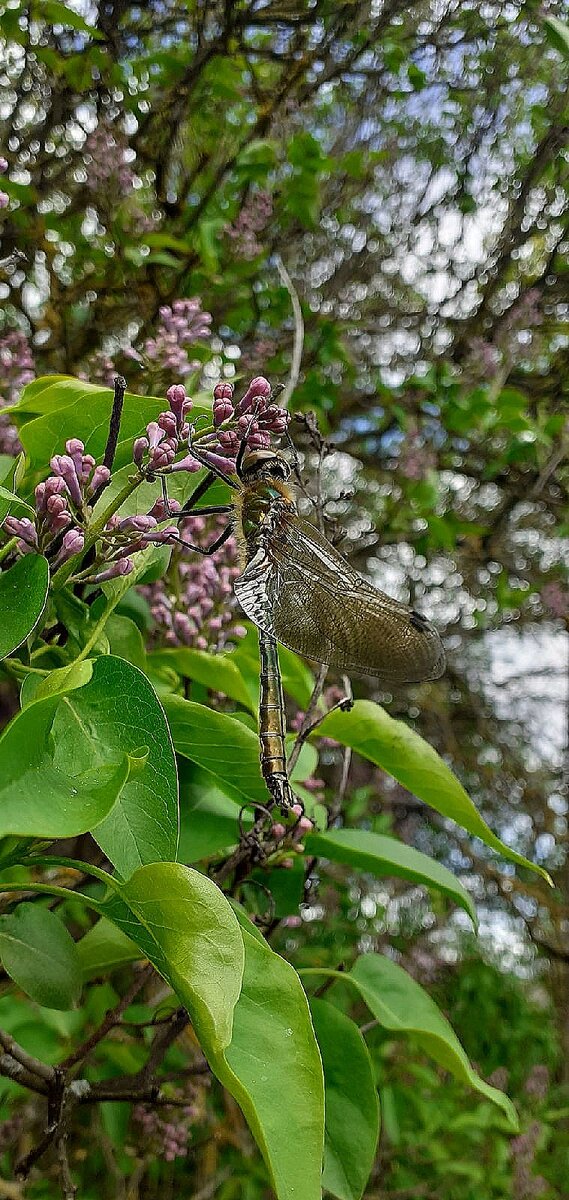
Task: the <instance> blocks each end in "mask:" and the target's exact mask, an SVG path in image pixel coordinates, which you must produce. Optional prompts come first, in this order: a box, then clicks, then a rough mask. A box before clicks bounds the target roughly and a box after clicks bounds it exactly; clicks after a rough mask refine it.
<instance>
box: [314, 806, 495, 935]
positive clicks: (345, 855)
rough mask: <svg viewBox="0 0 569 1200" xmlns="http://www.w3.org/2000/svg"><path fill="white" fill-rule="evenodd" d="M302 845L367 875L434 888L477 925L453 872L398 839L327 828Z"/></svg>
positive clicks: (472, 907) (472, 905)
mask: <svg viewBox="0 0 569 1200" xmlns="http://www.w3.org/2000/svg"><path fill="white" fill-rule="evenodd" d="M304 842H305V845H306V852H307V854H309V855H311V854H315V855H317V856H319V857H320V856H322V857H324V858H330V859H331V860H332V861H333V862H342V863H347V864H348V866H351V867H356V868H357V869H358V870H360V871H367V872H369V874H370V875H378V876H380V877H382V876H384V875H396V876H398V877H399V878H400V879H408V880H409V881H410V882H411V883H422V884H424V885H425V886H426V887H429V888H436V889H437V891H439V892H443V893H444V895H446V896H449V897H450V899H451V900H454V902H455V904H460V906H461V907H462V908H464V909H465V910H466V912H467V913H468V915H469V917H472V920H473V921H474V924H476V910H475V908H474V904H473V901H472V897H471V896H470V895H469V893H468V892H467V891H466V888H464V887H463V886H462V884H461V883H460V882H459V881H458V879H456V878H455V876H454V875H453V873H452V871H449V870H448V868H447V867H443V866H441V865H440V864H439V863H437V862H435V860H434V859H433V858H430V857H429V855H428V854H422V853H421V851H420V850H415V849H414V848H413V847H412V846H406V845H405V843H404V842H400V841H398V840H397V838H391V837H383V836H382V834H379V833H372V832H371V831H370V830H367V829H328V830H327V831H326V832H325V833H312V834H309V835H308V836H307V837H306V838H305V839H304Z"/></svg>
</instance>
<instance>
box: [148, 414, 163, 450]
mask: <svg viewBox="0 0 569 1200" xmlns="http://www.w3.org/2000/svg"><path fill="white" fill-rule="evenodd" d="M146 436H147V438H148V445H149V448H150V450H155V449H156V447H157V446H159V445H160V442H161V441H163V438H164V430H163V429H161V428H160V426H159V424H158V422H157V421H150V423H149V424H148V425H147V426H146Z"/></svg>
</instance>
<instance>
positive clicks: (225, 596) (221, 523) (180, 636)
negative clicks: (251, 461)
mask: <svg viewBox="0 0 569 1200" xmlns="http://www.w3.org/2000/svg"><path fill="white" fill-rule="evenodd" d="M226 524H227V518H225V517H223V515H220V516H219V517H214V518H206V517H197V516H196V517H186V518H185V519H184V520H183V521H182V522H181V523H180V536H181V537H182V538H183V539H184V541H189V542H192V543H196V542H197V543H198V544H199V545H207V544H208V542H207V540H206V539H204V534H205V533H206V527H207V528H209V530H210V539H211V540H213V537H216V536H217V535H218V534H219V533H220V532H221V531H222V530H223V529H224V527H225V525H226ZM239 573H240V568H239V565H238V557H237V545H236V542H235V538H229V539H228V540H227V541H226V542H224V544H223V546H221V547H220V548H219V550H218V551H216V553H215V554H212V555H211V556H210V557H208V558H198V556H197V555H196V554H192V553H191V552H190V551H187V550H184V547H183V546H176V547H175V548H174V550H173V553H172V557H171V559H170V564H169V566H168V570H167V571H166V574H165V575H164V577H163V578H162V579H159V580H157V581H156V582H155V583H151V584H147V585H146V586H144V587H141V588H140V591H141V593H142V594H143V595H144V596H145V597H146V599H147V601H148V603H149V605H150V609H151V612H152V616H153V618H154V622H155V628H154V632H153V641H154V644H155V645H165V646H180V645H181V646H192V647H194V648H195V649H196V650H214V651H219V650H224V649H226V648H227V646H228V644H230V643H232V642H234V641H235V640H236V639H237V638H240V637H243V636H244V635H245V633H246V630H245V627H244V626H243V625H242V624H241V623H240V622H239V618H238V615H237V602H236V600H235V596H234V594H233V584H234V581H235V579H236V578H237V576H238V575H239Z"/></svg>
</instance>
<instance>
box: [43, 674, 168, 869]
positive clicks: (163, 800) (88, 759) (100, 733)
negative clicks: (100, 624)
mask: <svg viewBox="0 0 569 1200" xmlns="http://www.w3.org/2000/svg"><path fill="white" fill-rule="evenodd" d="M53 736H54V738H55V740H56V742H57V745H58V760H59V761H60V762H61V763H62V764H63V765H65V766H66V768H67V770H68V771H69V772H71V771H72V770H77V769H79V770H81V769H83V770H87V768H88V767H89V766H91V767H92V766H94V765H95V764H96V762H97V760H98V759H101V760H103V761H104V758H105V757H108V756H109V755H114V757H115V759H116V760H120V758H121V756H123V755H125V754H126V755H132V756H134V757H135V758H140V757H141V755H140V751H141V749H142V748H144V763H143V765H142V766H141V769H139V770H138V771H137V772H136V773H134V774H132V775H131V778H130V779H129V781H128V783H127V784H126V785H125V786H124V787H123V789H122V790H121V793H120V796H119V797H118V799H117V803H116V804H115V805H114V807H113V809H112V811H111V812H110V813H109V814H108V816H106V818H105V819H104V820H102V821H99V822H97V827H96V828H95V829H94V830H93V833H94V836H95V838H96V839H97V841H98V843H99V845H100V846H101V848H102V849H103V850H104V852H105V854H106V855H107V857H108V858H109V859H110V861H111V862H112V863H113V864H114V866H115V867H116V868H117V870H118V871H120V873H121V875H123V876H128V875H130V874H131V873H132V872H133V871H134V870H136V868H137V867H139V866H141V864H142V863H150V862H160V861H163V860H170V859H175V858H176V853H177V846H178V780H177V774H176V759H175V755H174V748H173V746H172V741H171V738H170V733H169V730H168V725H167V722H166V718H165V716H164V711H163V709H162V706H161V704H160V701H159V700H158V697H157V695H156V693H155V691H154V689H153V687H152V685H151V683H150V682H149V680H148V679H147V677H146V675H144V673H143V672H142V671H139V670H138V668H137V667H134V666H133V665H132V663H129V662H126V661H125V660H124V659H122V658H115V657H114V656H112V655H106V656H104V657H101V658H98V659H96V660H95V662H94V664H93V675H92V680H91V683H90V684H89V685H88V687H85V688H79V689H77V690H75V691H74V692H73V693H72V694H70V695H69V696H67V697H66V700H65V703H64V705H62V706H61V708H60V709H59V710H58V714H57V717H56V720H55V721H54V726H53Z"/></svg>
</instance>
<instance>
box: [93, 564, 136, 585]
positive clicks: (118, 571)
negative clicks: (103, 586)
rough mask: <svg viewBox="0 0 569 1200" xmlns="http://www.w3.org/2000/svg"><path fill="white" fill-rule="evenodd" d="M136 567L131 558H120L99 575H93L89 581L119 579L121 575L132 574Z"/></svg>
mask: <svg viewBox="0 0 569 1200" xmlns="http://www.w3.org/2000/svg"><path fill="white" fill-rule="evenodd" d="M133 567H134V563H133V561H132V559H130V558H118V559H117V561H116V562H114V563H111V566H110V567H106V569H105V570H104V571H99V574H98V575H92V576H91V578H90V580H89V583H105V581H106V580H107V579H117V578H119V577H120V576H121V575H130V572H131V571H132V569H133Z"/></svg>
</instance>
